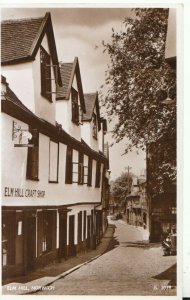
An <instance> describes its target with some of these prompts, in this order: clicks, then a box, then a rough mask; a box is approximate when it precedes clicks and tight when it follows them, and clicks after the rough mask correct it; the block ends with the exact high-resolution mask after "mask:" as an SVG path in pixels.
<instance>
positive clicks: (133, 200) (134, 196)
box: [126, 176, 149, 229]
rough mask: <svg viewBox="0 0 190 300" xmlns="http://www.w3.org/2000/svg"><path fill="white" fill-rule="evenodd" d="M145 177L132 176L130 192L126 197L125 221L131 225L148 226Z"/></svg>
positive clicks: (145, 227) (146, 227)
mask: <svg viewBox="0 0 190 300" xmlns="http://www.w3.org/2000/svg"><path fill="white" fill-rule="evenodd" d="M146 184H147V183H146V179H145V178H142V177H141V178H138V177H137V176H133V177H132V184H131V192H130V194H129V195H128V196H127V197H126V216H127V223H128V224H130V225H133V226H141V227H143V228H144V229H148V228H149V212H148V196H147V191H146Z"/></svg>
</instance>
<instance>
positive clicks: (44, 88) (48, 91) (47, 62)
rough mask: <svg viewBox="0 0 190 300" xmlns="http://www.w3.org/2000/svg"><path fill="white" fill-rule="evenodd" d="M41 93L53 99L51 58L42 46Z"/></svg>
mask: <svg viewBox="0 0 190 300" xmlns="http://www.w3.org/2000/svg"><path fill="white" fill-rule="evenodd" d="M40 69H41V95H42V96H43V97H44V98H46V99H47V100H49V101H52V87H51V82H52V79H51V59H50V55H49V54H48V53H47V51H46V50H45V49H44V48H43V47H42V46H41V47H40Z"/></svg>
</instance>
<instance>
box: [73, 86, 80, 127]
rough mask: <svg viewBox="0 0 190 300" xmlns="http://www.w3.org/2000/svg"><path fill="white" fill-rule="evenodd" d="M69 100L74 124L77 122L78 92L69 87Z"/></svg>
mask: <svg viewBox="0 0 190 300" xmlns="http://www.w3.org/2000/svg"><path fill="white" fill-rule="evenodd" d="M71 102H72V121H73V123H75V124H77V125H78V124H79V105H78V92H77V91H76V90H75V89H74V88H72V89H71Z"/></svg>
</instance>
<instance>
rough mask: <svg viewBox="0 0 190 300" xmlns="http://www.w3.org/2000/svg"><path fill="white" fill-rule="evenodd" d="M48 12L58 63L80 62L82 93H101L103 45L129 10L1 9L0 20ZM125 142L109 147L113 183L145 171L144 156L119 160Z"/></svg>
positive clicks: (134, 154)
mask: <svg viewBox="0 0 190 300" xmlns="http://www.w3.org/2000/svg"><path fill="white" fill-rule="evenodd" d="M47 11H49V12H50V13H51V17H52V23H53V29H54V35H55V41H56V46H57V52H58V57H59V60H60V61H63V62H72V61H73V60H74V57H78V58H79V65H80V71H81V78H82V84H83V90H84V92H85V93H90V92H95V91H100V87H101V86H102V85H104V81H105V71H106V70H107V66H108V64H109V56H108V55H107V54H106V53H103V50H104V48H103V45H102V41H105V42H109V41H111V34H112V28H114V30H116V31H120V30H122V29H124V25H123V20H124V18H125V17H128V16H131V15H132V12H131V10H130V9H129V8H7V9H6V8H4V9H2V13H1V19H2V20H6V19H13V18H16V19H18V18H30V17H41V16H44V15H45V13H46V12H47ZM114 123H115V120H113V121H112V124H108V134H107V140H108V142H109V143H110V144H111V143H112V142H113V139H112V135H111V132H110V131H111V128H112V127H113V124H114ZM126 143H127V141H123V142H120V143H118V144H115V145H114V146H113V147H110V170H111V179H112V180H114V179H115V178H116V177H118V176H119V175H120V174H121V173H122V172H126V169H127V167H128V166H130V167H131V169H130V172H132V173H134V174H135V175H140V174H141V172H142V170H143V169H144V168H145V153H144V152H142V151H139V154H138V155H137V152H136V150H134V151H132V152H130V153H129V154H127V155H124V156H122V154H123V153H124V150H125V144H126Z"/></svg>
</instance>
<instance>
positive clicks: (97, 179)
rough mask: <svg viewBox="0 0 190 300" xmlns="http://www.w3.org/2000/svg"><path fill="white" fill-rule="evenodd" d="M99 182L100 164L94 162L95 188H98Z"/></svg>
mask: <svg viewBox="0 0 190 300" xmlns="http://www.w3.org/2000/svg"><path fill="white" fill-rule="evenodd" d="M100 181H101V162H100V161H98V160H97V161H96V179H95V187H96V188H100Z"/></svg>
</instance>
